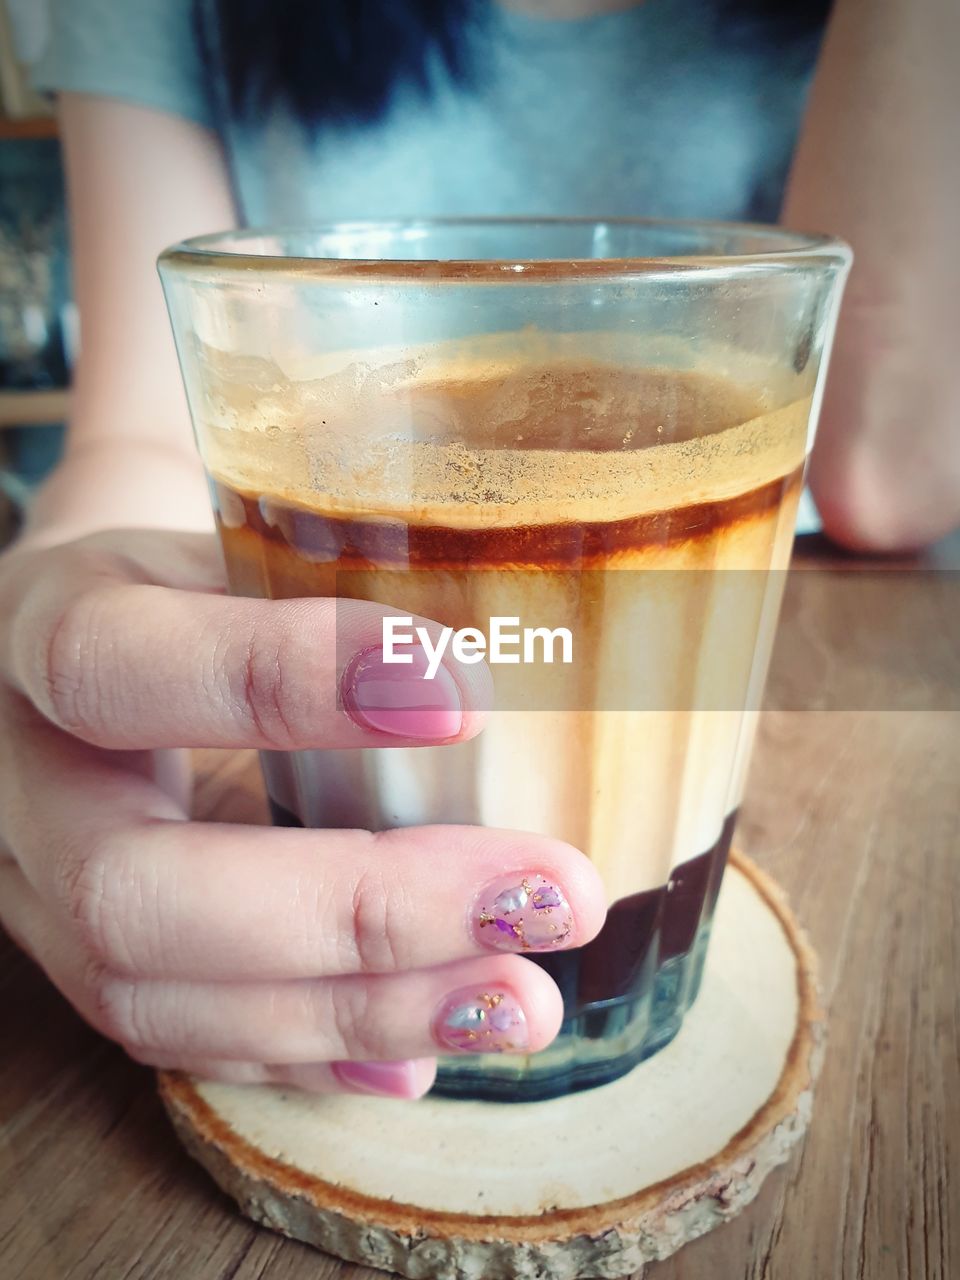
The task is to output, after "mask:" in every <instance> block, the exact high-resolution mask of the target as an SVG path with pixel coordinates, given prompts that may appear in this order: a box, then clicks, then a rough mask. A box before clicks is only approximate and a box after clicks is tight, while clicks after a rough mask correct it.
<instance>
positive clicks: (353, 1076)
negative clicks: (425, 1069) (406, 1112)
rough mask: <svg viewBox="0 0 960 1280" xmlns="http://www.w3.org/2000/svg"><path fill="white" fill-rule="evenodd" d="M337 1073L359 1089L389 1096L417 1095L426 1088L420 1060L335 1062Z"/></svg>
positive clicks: (354, 1087)
mask: <svg viewBox="0 0 960 1280" xmlns="http://www.w3.org/2000/svg"><path fill="white" fill-rule="evenodd" d="M332 1070H333V1074H334V1075H335V1076H336V1077H337V1079H338V1080H339V1081H340V1083H341V1084H345V1085H346V1086H347V1087H348V1088H349V1089H353V1090H355V1091H356V1092H357V1093H377V1094H380V1095H382V1096H384V1097H389V1098H416V1097H419V1095H420V1093H421V1092H422V1090H421V1088H420V1086H419V1084H418V1081H417V1074H416V1064H415V1063H413V1062H411V1061H410V1060H409V1059H408V1060H406V1061H403V1062H334V1063H332Z"/></svg>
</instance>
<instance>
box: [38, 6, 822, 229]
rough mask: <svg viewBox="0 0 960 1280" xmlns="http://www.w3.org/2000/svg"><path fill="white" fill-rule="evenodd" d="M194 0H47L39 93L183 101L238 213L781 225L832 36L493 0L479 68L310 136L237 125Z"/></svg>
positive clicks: (696, 17) (646, 9)
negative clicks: (566, 13) (227, 179)
mask: <svg viewBox="0 0 960 1280" xmlns="http://www.w3.org/2000/svg"><path fill="white" fill-rule="evenodd" d="M192 10H193V4H192V0H50V30H49V39H48V43H47V48H46V52H45V54H44V56H43V58H42V60H41V62H40V63H39V64H38V65H37V66H36V67H35V68H34V82H35V84H36V85H37V86H38V87H39V88H42V89H48V90H71V91H73V92H78V93H89V94H100V95H106V96H108V97H115V98H119V99H122V100H124V101H127V102H133V103H137V104H139V105H142V106H146V107H153V108H156V109H157V110H160V111H164V112H169V113H173V114H174V115H179V116H183V117H185V118H187V119H189V120H193V121H195V122H197V123H199V124H202V125H206V126H209V127H211V128H213V129H216V130H217V131H218V132H219V133H220V135H221V137H222V139H223V142H224V146H225V149H226V153H227V156H228V159H229V163H230V171H231V174H232V177H233V183H234V194H235V199H236V203H237V207H238V209H239V212H240V217H241V219H242V220H243V221H244V222H246V223H248V224H251V225H266V224H273V225H281V226H282V225H291V224H300V225H302V224H304V223H309V222H319V221H324V222H326V221H329V220H333V219H340V218H362V217H391V218H393V217H427V216H444V215H447V216H452V215H464V216H468V215H480V214H487V215H494V214H501V215H511V214H513V215H521V214H529V215H537V214H541V215H555V216H556V215H570V216H573V215H581V216H596V217H599V218H603V217H613V216H629V215H634V216H643V217H664V218H713V219H728V220H745V219H746V220H752V221H766V222H774V221H776V220H777V217H778V215H779V210H780V204H781V200H782V195H783V187H784V182H785V179H786V174H787V170H788V167H789V164H790V159H791V155H792V152H793V149H794V145H795V143H796V138H797V134H798V131H799V127H800V122H801V119H802V114H803V108H804V103H805V98H806V94H807V90H808V87H809V83H810V80H811V77H812V74H813V69H814V65H815V62H816V57H817V52H818V45H819V33H814V34H813V35H806V36H803V37H798V38H796V39H795V40H793V41H789V40H787V41H785V42H784V41H781V42H780V43H778V44H776V45H772V44H770V43H769V42H764V41H758V40H756V39H752V38H750V35H749V31H747V30H745V29H744V27H743V25H742V24H740V26H739V27H735V26H733V25H732V22H733V20H732V19H731V18H730V17H729V16H728V17H724V15H723V13H722V11H721V0H643V3H640V4H638V5H636V6H635V7H633V8H631V9H626V10H622V11H620V12H614V13H608V14H603V15H599V16H593V17H588V18H580V19H573V20H570V19H550V18H535V17H529V16H524V15H521V14H518V13H515V12H512V11H509V10H507V9H504V8H502V7H501V6H500V5H498V4H496V3H495V0H490V4H489V10H488V12H487V13H486V15H485V16H486V20H485V21H484V22H483V23H482V24H480V25H479V26H478V27H477V29H476V30H475V31H474V33H473V35H472V39H473V40H474V41H475V46H474V49H473V54H474V62H475V64H476V66H477V69H478V70H477V75H476V76H475V77H474V81H473V83H471V84H470V85H469V86H464V85H461V84H458V83H455V82H453V81H452V80H451V79H450V78H449V77H448V76H445V75H444V74H443V73H442V71H440V70H439V69H438V70H437V73H436V75H435V82H436V88H435V92H434V93H433V94H432V96H431V97H430V98H429V99H425V98H424V97H423V96H422V95H421V94H419V93H418V92H416V91H414V90H408V91H400V92H399V93H398V94H397V95H396V98H395V100H394V103H393V106H392V109H391V110H390V111H389V112H388V114H387V115H386V117H385V118H384V119H383V120H381V121H379V122H377V123H374V124H365V125H349V124H337V125H326V126H324V127H323V128H322V129H321V130H320V131H319V132H318V133H317V134H316V135H313V134H310V133H308V132H306V131H305V130H303V129H302V128H301V127H300V126H299V125H298V124H297V122H296V121H295V120H293V119H292V118H291V117H290V116H289V115H288V114H287V113H286V112H284V111H283V110H282V109H277V110H274V111H273V112H272V113H271V114H269V115H267V116H266V117H265V118H263V119H260V120H258V121H256V122H254V123H244V124H241V123H238V122H237V121H235V120H233V119H231V118H230V115H229V112H227V111H226V110H225V109H224V104H225V95H224V88H223V85H222V84H221V83H219V78H218V77H217V76H216V75H215V74H211V72H210V71H209V70H208V68H207V67H206V66H205V64H204V61H203V59H202V57H201V54H200V51H199V48H198V44H197V38H196V34H195V27H194V23H193V19H192Z"/></svg>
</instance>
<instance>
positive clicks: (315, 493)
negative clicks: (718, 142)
mask: <svg viewBox="0 0 960 1280" xmlns="http://www.w3.org/2000/svg"><path fill="white" fill-rule="evenodd" d="M849 264H850V254H849V250H848V249H847V248H846V247H845V246H844V245H842V244H840V243H838V242H836V241H834V240H829V239H826V238H818V237H808V236H800V235H795V234H792V233H789V232H786V231H781V230H776V229H773V228H763V227H750V226H729V225H720V224H717V225H710V224H666V223H663V224H658V223H650V222H643V221H613V222H607V223H594V222H589V221H577V220H571V221H564V220H559V221H524V220H503V221H500V220H491V221H475V222H462V221H449V222H423V223H396V224H383V223H354V224H341V225H336V226H330V227H321V228H317V229H315V230H311V231H309V232H307V231H305V232H290V233H280V234H269V233H258V232H239V233H234V234H225V235H222V236H216V237H206V238H202V239H199V240H195V241H190V242H187V243H185V244H183V245H179V246H176V247H174V248H173V249H171V250H169V251H168V252H167V253H165V254H164V255H163V257H162V258H161V261H160V272H161V276H162V279H163V283H164V288H165V292H166V296H167V302H168V306H169V309H170V313H171V317H172V320H173V327H174V332H175V336H176V340H177V346H178V350H179V354H180V361H181V366H182V369H183V373H184V379H185V383H186V388H187V395H188V399H189V402H190V408H191V412H192V415H193V420H194V424H195V428H196V434H197V438H198V442H199V446H200V450H201V453H202V456H203V460H204V463H205V466H206V468H207V471H208V474H209V477H210V484H211V492H212V494H213V501H214V507H215V512H216V518H217V524H218V528H219V530H220V536H221V539H222V543H223V548H224V552H225V557H226V563H227V569H228V575H229V581H230V588H231V590H232V591H233V592H235V593H237V594H242V595H250V596H260V597H270V598H290V597H302V596H333V597H339V598H344V599H347V598H360V599H367V600H374V601H378V602H380V603H381V604H384V605H386V606H390V608H391V609H392V610H393V611H394V612H395V613H397V614H398V616H408V617H410V618H413V619H416V618H417V617H425V618H429V619H433V620H436V621H437V622H439V623H441V624H443V625H444V626H446V627H449V628H451V629H452V631H454V632H457V633H462V634H465V635H466V634H469V635H475V633H479V635H480V636H481V637H484V638H486V639H487V641H488V642H489V640H490V637H491V631H492V629H494V630H496V629H498V628H499V634H500V636H501V638H504V637H506V638H505V642H504V644H503V645H502V646H501V647H500V654H501V657H502V658H503V661H502V664H501V665H499V666H498V665H496V664H491V672H492V676H493V689H494V695H493V706H492V709H491V711H490V714H489V718H488V721H487V724H486V727H485V729H484V730H483V732H482V733H481V734H480V735H479V736H478V737H477V738H475V739H473V740H471V741H469V742H463V743H459V744H457V745H454V746H437V747H426V748H392V749H382V750H376V751H373V750H357V751H304V752H294V753H289V754H283V753H279V752H266V753H264V754H263V769H264V775H265V779H266V785H267V791H268V794H269V799H270V804H271V809H272V812H273V817H274V821H275V822H277V823H279V824H283V825H304V826H315V827H363V828H368V829H373V830H382V829H384V828H388V827H394V826H406V825H415V824H423V823H438V822H444V823H446V822H458V823H477V824H481V825H489V826H496V827H506V828H513V829H519V830H527V831H536V832H542V833H545V834H549V835H552V836H556V837H559V838H561V839H564V840H567V841H569V842H570V843H571V844H574V845H576V846H577V847H578V848H580V849H582V850H584V851H585V852H586V854H587V855H588V856H589V857H590V858H591V859H592V860H593V861H594V862H595V863H596V865H597V867H598V868H599V870H600V872H601V874H602V877H603V879H604V882H605V884H606V888H607V896H608V904H609V911H608V916H607V921H606V924H605V925H604V928H603V930H602V931H601V933H600V934H599V936H598V937H597V938H596V939H595V940H594V941H593V942H591V943H589V944H588V945H587V946H585V947H581V948H579V949H575V950H571V951H556V952H554V953H552V954H542V955H541V954H533V953H531V959H533V960H535V962H536V963H539V964H542V965H543V966H544V967H545V968H547V969H548V971H549V972H550V973H551V974H552V975H553V977H554V978H555V980H556V982H557V983H558V985H559V987H560V989H561V992H562V994H563V998H564V1002H565V1010H566V1020H565V1022H564V1026H563V1030H562V1031H561V1034H560V1036H559V1037H558V1039H557V1040H556V1041H555V1042H554V1044H553V1045H551V1046H550V1048H548V1049H547V1050H545V1051H543V1052H541V1053H538V1054H535V1055H530V1056H513V1055H509V1054H508V1055H498V1056H492V1055H479V1056H478V1055H464V1057H462V1058H458V1059H456V1060H454V1059H449V1060H446V1061H444V1063H443V1064H442V1067H441V1070H440V1074H439V1078H438V1085H437V1088H438V1089H439V1090H440V1091H441V1092H446V1093H449V1094H455V1095H462V1096H468V1097H480V1098H508V1099H517V1100H533V1099H537V1098H543V1097H550V1096H554V1095H556V1094H559V1093H564V1092H569V1091H571V1090H574V1089H579V1088H585V1087H590V1086H593V1085H596V1084H601V1083H604V1082H605V1081H608V1080H611V1079H614V1078H616V1077H617V1076H618V1075H620V1074H622V1073H623V1072H624V1071H626V1070H629V1069H630V1068H631V1067H632V1066H633V1065H635V1064H636V1063H638V1062H639V1061H641V1060H642V1059H643V1058H645V1057H647V1056H649V1055H650V1054H652V1053H654V1052H656V1051H657V1050H658V1049H659V1048H661V1047H662V1046H663V1045H665V1044H666V1043H667V1042H668V1041H669V1040H670V1039H672V1037H673V1036H674V1035H676V1033H677V1031H678V1030H679V1028H680V1026H681V1023H682V1020H683V1016H684V1013H685V1011H686V1010H687V1009H688V1008H689V1007H690V1005H691V1003H692V1002H693V1001H694V999H695V998H696V995H697V991H698V988H699V985H700V981H701V976H702V972H703V966H704V962H705V958H706V955H707V944H708V939H709V934H710V924H711V919H712V916H713V911H714V907H715V904H716V901H717V895H718V892H719V890H720V884H721V878H722V875H723V870H724V864H725V861H726V858H727V854H728V851H729V848H730V842H731V838H732V836H733V831H734V824H735V821H736V815H737V809H738V806H739V804H740V801H741V797H742V793H743V787H744V779H745V775H746V768H747V763H748V759H749V753H750V745H751V740H752V734H753V727H754V723H755V719H756V713H757V708H758V705H759V698H760V695H761V692H762V688H763V681H764V676H765V672H766V666H767V662H768V659H769V655H770V650H771V647H772V642H773V634H774V627H775V623H776V617H777V612H778V607H779V601H780V594H781V591H782V587H783V571H784V569H785V568H786V565H787V562H788V559H789V555H790V549H791V543H792V538H793V526H794V519H795V513H796V508H797V502H798V499H799V497H800V492H801V487H802V483H803V469H804V464H805V459H806V456H807V453H808V451H809V448H810V445H811V442H812V437H813V432H814V428H815V423H816V418H817V410H818V406H819V402H820V397H821V389H822V385H823V379H824V375H825V371H826V360H827V355H828V350H829V346H830V341H831V337H832V333H833V328H834V323H835V318H836V313H837V309H838V306H839V299H840V293H841V291H842V286H843V281H844V279H845V277H846V274H847V271H848V269H849ZM486 652H487V653H488V656H489V655H490V654H491V653H492V649H491V648H490V647H488V648H487V650H486ZM348 656H349V655H344V657H345V658H346V657H348ZM508 905H510V904H508ZM511 919H512V917H511V916H510V912H509V910H505V911H504V912H503V913H501V914H500V915H498V913H497V909H496V908H495V907H492V908H491V918H490V924H491V927H492V928H501V929H509V928H511V927H513V926H512V925H511Z"/></svg>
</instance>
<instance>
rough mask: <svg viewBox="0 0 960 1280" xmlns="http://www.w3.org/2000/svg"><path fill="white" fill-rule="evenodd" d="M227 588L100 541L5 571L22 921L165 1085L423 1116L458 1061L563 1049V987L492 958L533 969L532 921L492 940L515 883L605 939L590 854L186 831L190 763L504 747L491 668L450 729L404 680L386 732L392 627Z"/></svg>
mask: <svg viewBox="0 0 960 1280" xmlns="http://www.w3.org/2000/svg"><path fill="white" fill-rule="evenodd" d="M224 590H225V588H224V580H223V569H222V561H221V558H220V553H219V549H218V547H217V544H216V541H215V539H214V538H213V536H212V535H211V536H207V535H203V534H176V533H151V532H145V531H136V532H127V533H101V534H95V535H93V536H90V537H87V538H84V539H82V540H80V541H77V542H73V543H68V544H66V545H62V546H59V547H53V548H49V549H40V550H31V549H20V550H14V551H13V552H12V553H9V554H8V555H7V556H6V557H5V558H4V559H2V560H0V619H3V621H2V624H0V840H2V843H3V845H4V846H5V848H3V849H0V920H2V923H3V925H4V926H5V927H6V928H7V929H8V931H9V932H10V933H11V934H12V935H13V936H14V938H16V939H17V941H18V942H20V943H21V945H22V946H23V947H24V948H25V949H26V950H27V951H28V952H29V953H30V954H31V955H32V956H33V957H34V959H35V960H36V961H37V962H38V963H39V964H40V965H41V966H42V967H43V968H44V969H45V970H46V972H47V973H48V974H49V976H50V977H51V979H52V980H53V981H54V982H55V983H56V985H57V986H58V987H59V988H60V990H61V991H62V992H63V993H64V994H65V995H66V996H67V998H68V999H69V1000H70V1001H71V1002H72V1003H73V1004H74V1005H75V1006H76V1008H77V1009H78V1010H79V1011H80V1012H81V1014H83V1016H84V1017H85V1018H87V1019H88V1020H89V1021H90V1022H91V1023H92V1024H93V1025H94V1026H95V1027H96V1028H97V1029H98V1030H100V1031H102V1032H103V1033H104V1034H105V1035H108V1036H110V1037H112V1038H113V1039H114V1040H117V1041H118V1042H119V1043H120V1044H121V1045H123V1047H124V1048H125V1049H126V1050H127V1052H128V1053H129V1054H130V1055H131V1056H132V1057H134V1058H135V1059H137V1060H138V1061H141V1062H146V1063H150V1064H153V1065H156V1066H163V1067H179V1068H183V1069H186V1070H190V1071H195V1072H197V1073H199V1074H203V1075H205V1076H207V1077H212V1078H217V1079H222V1080H231V1081H244V1082H245V1081H268V1080H269V1081H278V1082H284V1083H292V1084H296V1085H300V1086H303V1087H307V1088H311V1089H316V1090H320V1091H334V1090H340V1089H360V1090H366V1091H374V1092H385V1093H390V1094H395V1095H399V1096H407V1097H413V1096H417V1095H419V1094H422V1093H424V1092H425V1091H426V1090H427V1089H428V1088H429V1086H430V1083H431V1081H432V1079H433V1073H434V1063H433V1058H434V1055H435V1054H436V1053H438V1052H458V1051H471V1050H476V1049H498V1048H499V1049H503V1048H506V1049H527V1048H529V1049H531V1050H536V1049H540V1048H542V1047H544V1046H545V1045H546V1044H547V1043H548V1042H549V1041H550V1040H551V1039H552V1038H553V1037H554V1036H555V1035H556V1033H557V1030H558V1028H559V1025H560V1020H561V1012H562V1006H561V999H560V995H559V992H558V991H557V988H556V986H555V985H554V983H553V982H552V980H551V979H550V978H548V977H547V975H546V974H545V973H544V972H543V971H542V970H541V969H539V968H538V967H537V966H535V965H532V964H529V963H527V962H526V961H525V960H524V959H522V958H521V956H519V955H511V954H492V952H493V951H496V952H503V951H508V950H520V949H521V945H522V944H521V939H520V937H519V936H517V934H518V933H522V932H523V930H522V929H521V930H519V931H517V930H513V931H511V930H509V929H497V928H496V927H490V925H489V924H488V923H484V921H486V920H488V918H489V916H490V915H491V913H492V912H493V901H494V899H495V898H496V897H497V895H498V894H500V893H501V892H502V891H504V890H510V889H513V888H516V889H517V891H518V893H519V894H520V898H521V899H524V898H525V899H526V906H525V908H524V912H525V915H526V919H527V921H528V927H527V937H528V939H530V938H534V939H536V938H537V937H549V938H550V939H551V945H552V944H553V942H554V941H555V938H556V937H559V939H560V941H559V945H561V946H575V945H579V944H581V943H583V942H585V941H587V940H588V939H589V938H591V937H593V936H594V934H595V933H596V932H597V930H598V929H599V927H600V924H601V922H602V919H603V914H604V906H603V890H602V887H601V884H600V881H599V877H598V875H597V873H596V871H595V869H594V868H593V867H592V866H591V864H590V863H589V862H588V861H587V859H586V858H585V857H584V856H583V855H582V854H580V853H578V852H577V851H576V850H575V849H573V848H571V847H569V846H568V845H565V844H562V843H560V842H559V841H556V840H550V839H547V838H544V837H539V836H535V835H530V834H525V833H519V832H508V831H494V830H486V829H477V828H470V827H426V828H411V829H406V830H398V831H389V832H385V833H382V834H376V835H374V834H371V833H369V832H365V831H315V830H275V829H268V828H261V827H243V826H230V825H227V824H222V823H202V824H201V823H194V822H190V821H189V816H188V806H189V789H190V786H189V768H188V763H187V757H186V753H185V752H184V751H183V750H182V748H187V747H196V746H208V747H210V746H213V747H258V748H270V749H274V750H296V749H300V748H311V747H337V748H350V747H379V746H401V745H417V746H422V745H426V744H428V743H436V742H438V741H440V742H456V741H460V740H462V739H465V738H468V737H471V736H472V735H473V734H474V733H476V732H478V731H479V730H480V729H481V728H482V723H483V716H482V711H481V702H482V700H483V696H484V692H485V688H486V681H487V679H488V673H487V672H486V670H485V668H483V667H460V666H455V665H450V666H447V667H446V671H445V674H444V675H443V677H442V680H441V681H440V683H439V684H438V685H437V688H442V690H444V691H445V701H444V705H443V706H441V707H440V708H439V709H438V708H437V707H436V706H434V707H433V708H428V709H426V710H424V709H423V708H422V705H421V704H422V701H423V694H424V682H423V681H422V680H421V679H419V678H418V677H417V676H416V674H415V668H414V669H411V668H409V667H399V668H396V671H400V672H410V671H413V672H414V674H413V675H412V678H411V679H410V681H409V683H407V686H406V689H405V690H402V689H400V686H398V685H397V676H396V674H395V672H394V671H391V680H392V683H393V686H394V689H395V690H400V692H399V698H400V701H401V703H402V702H403V700H404V697H405V698H406V704H407V705H408V708H409V709H408V711H406V712H405V713H403V715H401V716H400V717H395V718H394V720H393V721H390V722H389V727H390V728H392V729H394V730H398V732H397V731H395V732H388V731H387V727H388V723H385V722H383V721H382V720H380V718H379V717H374V718H375V719H377V720H378V722H379V723H380V727H374V726H373V724H372V723H371V721H369V720H367V719H366V718H365V714H364V710H363V708H364V706H365V705H366V699H365V698H364V697H363V692H362V689H360V688H359V687H357V685H356V680H357V678H358V677H357V671H358V664H357V663H355V662H351V661H350V659H351V658H352V657H353V656H354V655H356V654H358V653H363V652H366V651H370V650H372V649H375V647H376V646H377V645H378V644H379V641H380V634H381V626H380V623H381V618H382V615H383V612H384V610H382V609H381V608H379V607H378V606H376V605H372V604H365V603H361V602H356V603H351V604H350V605H346V606H345V605H344V604H343V602H340V605H339V607H338V605H337V603H336V602H334V601H331V600H290V601H262V600H248V599H234V598H230V597H228V596H226V595H225V594H224ZM335 626H336V643H335V636H334V628H335ZM338 654H339V655H340V657H339V661H338V657H337V655H338ZM369 667H370V662H369V661H367V662H366V663H361V664H359V670H361V671H362V670H364V669H369ZM351 673H352V674H351ZM344 680H348V681H349V680H353V681H354V686H353V687H352V688H351V689H343V688H341V684H342V682H343V681H344ZM435 683H436V682H435ZM434 696H435V691H434ZM345 707H347V708H349V713H348V711H347V710H345V709H344V708H345ZM418 708H419V709H418ZM524 886H525V887H524ZM511 918H512V919H517V916H513V917H511ZM546 920H552V921H554V922H556V923H557V924H558V929H557V930H554V931H552V933H550V932H545V931H544V928H543V925H544V921H546Z"/></svg>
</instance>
